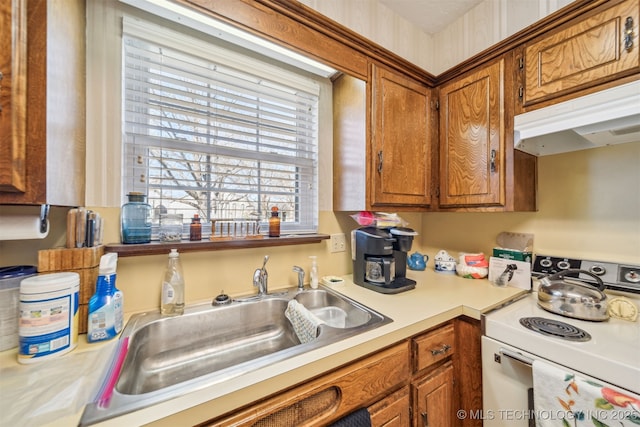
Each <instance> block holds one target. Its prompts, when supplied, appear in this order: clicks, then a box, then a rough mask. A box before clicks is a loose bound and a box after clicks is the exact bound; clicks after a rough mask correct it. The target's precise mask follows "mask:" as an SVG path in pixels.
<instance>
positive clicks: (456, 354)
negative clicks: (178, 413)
mask: <svg viewBox="0 0 640 427" xmlns="http://www.w3.org/2000/svg"><path fill="white" fill-rule="evenodd" d="M479 340H480V328H479V322H477V321H475V320H472V319H466V318H465V319H454V320H452V321H449V322H446V323H444V324H442V325H439V326H437V327H435V328H432V329H429V330H428V331H425V332H424V333H422V334H419V335H416V336H414V337H412V338H410V339H407V340H403V341H401V342H399V343H397V344H395V345H393V346H391V347H388V348H386V349H384V350H381V351H378V352H375V353H373V354H371V355H369V356H366V357H364V358H362V359H360V360H357V361H355V362H353V363H350V364H348V365H345V366H343V367H341V368H338V369H336V370H335V371H332V372H330V373H327V374H325V375H323V376H320V377H318V378H315V379H313V380H311V381H309V382H306V383H303V384H300V385H298V386H295V387H293V388H291V389H288V390H284V391H282V392H279V393H277V394H275V395H273V396H271V397H269V398H267V399H265V400H263V401H261V402H258V403H255V404H252V405H249V406H247V407H245V408H242V409H240V410H237V411H234V412H233V413H230V414H227V415H226V416H222V417H219V418H217V419H214V420H211V421H209V422H207V423H204V424H203V425H208V426H248V425H251V426H265V427H276V426H277V427H290V426H291V427H293V426H295V427H298V426H326V425H329V424H331V423H333V422H335V421H337V420H339V419H340V418H342V417H344V416H346V415H348V414H349V413H351V412H353V411H355V410H357V409H360V408H367V409H368V411H369V413H370V415H371V424H372V426H373V427H383V426H384V427H411V426H413V427H421V426H427V425H428V426H429V427H434V426H443V427H450V426H458V425H463V424H464V423H463V422H461V420H457V419H456V416H455V413H456V410H457V409H459V408H475V406H476V403H477V402H478V401H479V402H482V395H481V393H482V388H481V387H480V388H477V387H467V388H468V390H467V391H466V392H465V393H461V392H460V390H459V388H460V387H461V386H463V387H464V386H465V385H466V386H469V385H470V383H473V382H475V381H476V380H478V379H481V378H482V376H481V375H482V373H481V371H480V369H481V367H480V365H479V364H476V363H474V362H475V361H476V360H479V359H480V353H479V351H480V347H479V346H476V345H475V344H473V343H475V342H476V341H479ZM470 343H471V345H469V344H470ZM462 348H464V351H460V349H462ZM476 353H477V354H476ZM476 371H477V372H476ZM460 376H467V377H469V378H468V379H466V378H457V377H460ZM480 384H481V383H480ZM465 425H466V424H465Z"/></svg>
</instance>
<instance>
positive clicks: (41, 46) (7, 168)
mask: <svg viewBox="0 0 640 427" xmlns="http://www.w3.org/2000/svg"><path fill="white" fill-rule="evenodd" d="M0 17H1V18H0V23H1V24H2V25H0V27H1V33H0V38H1V39H2V40H1V41H0V43H2V44H1V45H0V47H2V49H0V67H1V69H0V72H1V73H2V75H3V76H4V77H3V79H2V80H1V81H0V94H1V96H0V103H1V105H0V107H1V108H2V111H0V136H1V137H0V167H1V173H0V204H20V205H38V204H52V205H61V206H77V205H82V204H84V191H85V179H84V178H85V145H84V141H85V50H84V48H85V42H84V34H85V3H84V1H82V0H69V1H60V2H51V1H47V0H29V1H26V0H8V1H2V2H0ZM5 37H8V38H5ZM12 40H13V41H14V42H12ZM25 40H26V42H25ZM7 41H8V43H9V45H8V46H7V45H6V43H7ZM12 45H13V46H12Z"/></svg>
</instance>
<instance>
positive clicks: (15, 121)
mask: <svg viewBox="0 0 640 427" xmlns="http://www.w3.org/2000/svg"><path fill="white" fill-rule="evenodd" d="M26 77H27V3H26V0H5V1H3V2H0V191H9V192H24V191H25V190H26V184H25V182H26V169H25V157H26V135H25V132H26V125H27V88H26Z"/></svg>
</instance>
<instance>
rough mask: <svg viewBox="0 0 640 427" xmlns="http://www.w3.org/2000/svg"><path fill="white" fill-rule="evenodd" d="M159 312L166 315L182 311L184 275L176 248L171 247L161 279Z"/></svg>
mask: <svg viewBox="0 0 640 427" xmlns="http://www.w3.org/2000/svg"><path fill="white" fill-rule="evenodd" d="M160 313H161V314H163V315H168V316H174V315H180V314H182V313H184V276H183V274H182V266H181V265H180V257H179V254H178V250H177V249H171V253H170V254H169V264H168V265H167V270H166V271H165V273H164V278H163V280H162V295H161V297H160Z"/></svg>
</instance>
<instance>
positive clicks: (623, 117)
mask: <svg viewBox="0 0 640 427" xmlns="http://www.w3.org/2000/svg"><path fill="white" fill-rule="evenodd" d="M514 130H515V134H514V144H515V148H516V149H518V150H521V151H525V152H527V153H530V154H533V155H535V156H547V155H551V154H558V153H566V152H569V151H577V150H584V149H587V148H595V147H602V146H605V145H612V144H623V143H627V142H640V81H635V82H632V83H628V84H625V85H620V86H617V87H614V88H611V89H607V90H603V91H601V92H596V93H593V94H590V95H585V96H583V97H580V98H576V99H572V100H569V101H565V102H562V103H559V104H555V105H551V106H549V107H544V108H540V109H539V110H534V111H530V112H528V113H524V114H519V115H517V116H515V118H514Z"/></svg>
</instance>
